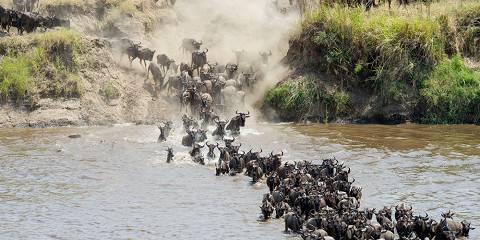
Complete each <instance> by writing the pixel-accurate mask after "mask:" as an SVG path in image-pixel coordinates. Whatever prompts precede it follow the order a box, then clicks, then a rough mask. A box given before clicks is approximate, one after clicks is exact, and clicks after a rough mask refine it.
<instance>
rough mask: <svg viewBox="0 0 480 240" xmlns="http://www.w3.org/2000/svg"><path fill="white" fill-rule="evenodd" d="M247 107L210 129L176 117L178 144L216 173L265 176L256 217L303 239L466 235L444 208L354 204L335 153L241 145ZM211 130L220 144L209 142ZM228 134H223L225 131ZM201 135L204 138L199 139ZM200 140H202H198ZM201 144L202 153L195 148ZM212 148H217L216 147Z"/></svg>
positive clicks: (464, 224) (356, 193)
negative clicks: (303, 154) (305, 154)
mask: <svg viewBox="0 0 480 240" xmlns="http://www.w3.org/2000/svg"><path fill="white" fill-rule="evenodd" d="M249 116H250V115H249V113H241V112H236V116H235V117H233V118H232V119H231V120H230V121H221V120H219V119H218V118H216V119H214V120H213V122H212V124H213V125H215V130H214V131H211V132H209V131H208V124H206V123H199V122H198V121H197V120H195V119H194V118H193V117H189V116H186V115H184V116H183V117H182V121H183V127H184V129H185V132H186V135H185V136H184V137H183V138H182V145H184V146H187V147H191V148H192V149H191V150H190V152H189V154H190V156H191V157H192V160H193V161H194V162H196V163H199V164H202V165H204V164H205V158H208V159H210V160H213V159H216V158H217V153H218V152H219V156H218V162H217V163H216V164H215V174H216V175H217V176H221V175H230V176H235V175H237V174H242V173H243V174H244V175H246V176H248V177H250V178H251V182H252V183H253V184H255V183H257V182H266V184H267V186H268V189H269V192H268V193H266V194H264V196H263V200H262V202H261V204H260V209H261V213H262V219H261V220H262V221H266V220H268V219H270V218H284V222H285V232H287V233H288V232H292V233H296V234H299V235H300V236H301V237H302V238H303V239H310V240H313V239H325V240H327V239H360V240H364V239H365V240H366V239H385V240H393V239H408V240H413V239H436V240H440V239H456V238H462V237H468V235H469V231H470V230H473V229H474V228H473V227H472V226H471V225H470V222H469V221H467V220H460V219H457V218H456V217H455V213H454V212H452V211H448V212H444V213H442V215H441V219H433V218H432V217H430V216H429V215H428V213H424V214H422V215H418V213H417V214H414V211H413V208H412V206H410V205H408V204H406V203H400V204H398V205H397V206H395V207H387V206H385V207H382V208H379V209H375V208H366V209H363V208H360V205H361V204H360V203H361V198H362V188H361V187H360V186H357V185H355V184H354V183H355V179H354V178H351V177H350V173H351V169H350V168H349V167H347V166H346V165H344V164H343V163H340V162H339V161H338V160H337V159H335V158H333V159H323V160H322V161H321V163H319V164H314V163H312V162H309V161H288V162H286V161H282V157H283V152H279V153H274V152H269V153H267V152H263V150H262V149H259V150H258V151H254V150H253V149H250V150H248V151H243V150H241V146H242V144H241V143H237V141H236V139H235V136H237V135H239V134H240V130H241V128H242V127H244V126H245V123H246V119H247V118H248V117H249ZM172 126H173V123H172V122H171V121H168V122H164V123H163V126H159V129H160V132H161V134H160V136H159V139H158V141H159V142H163V141H165V140H166V138H168V137H169V133H170V131H171V130H172ZM207 134H212V135H213V136H214V137H216V138H217V139H218V140H219V141H221V142H223V143H222V144H220V143H218V142H216V143H209V142H208V141H206V140H207ZM227 134H228V135H230V136H233V137H227V136H228V135H227ZM205 141H206V142H205ZM202 142H205V143H204V144H202ZM204 147H207V148H208V153H207V154H206V156H203V154H202V151H201V149H202V148H204ZM216 150H218V152H217V151H216ZM167 152H168V153H167V162H168V163H170V162H171V161H173V157H174V154H175V153H174V152H173V150H172V148H168V151H167Z"/></svg>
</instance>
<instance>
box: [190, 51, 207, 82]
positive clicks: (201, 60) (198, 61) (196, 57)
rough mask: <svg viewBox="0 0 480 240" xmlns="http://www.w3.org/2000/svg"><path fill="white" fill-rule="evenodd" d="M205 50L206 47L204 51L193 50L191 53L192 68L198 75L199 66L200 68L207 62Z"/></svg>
mask: <svg viewBox="0 0 480 240" xmlns="http://www.w3.org/2000/svg"><path fill="white" fill-rule="evenodd" d="M207 52H208V49H205V51H203V52H200V51H195V52H193V53H192V69H193V70H195V69H196V70H197V74H198V75H199V76H200V68H202V67H203V66H204V65H205V64H207Z"/></svg>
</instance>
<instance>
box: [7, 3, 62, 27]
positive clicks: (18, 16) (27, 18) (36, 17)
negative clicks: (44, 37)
mask: <svg viewBox="0 0 480 240" xmlns="http://www.w3.org/2000/svg"><path fill="white" fill-rule="evenodd" d="M0 27H1V28H2V29H3V30H6V31H7V32H10V29H11V27H14V28H16V29H17V33H18V34H23V33H24V32H27V33H31V32H34V31H35V30H36V29H37V28H44V29H47V28H55V27H70V21H69V20H63V19H60V18H57V17H50V16H47V17H44V16H42V15H40V14H37V13H32V12H20V11H16V10H12V9H6V8H4V7H2V6H0Z"/></svg>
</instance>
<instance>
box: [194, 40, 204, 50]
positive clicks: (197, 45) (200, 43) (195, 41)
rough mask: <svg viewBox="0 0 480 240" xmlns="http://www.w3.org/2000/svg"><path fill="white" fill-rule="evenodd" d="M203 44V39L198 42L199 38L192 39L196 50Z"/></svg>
mask: <svg viewBox="0 0 480 240" xmlns="http://www.w3.org/2000/svg"><path fill="white" fill-rule="evenodd" d="M202 44H203V41H202V40H200V42H198V41H197V40H193V41H192V46H193V48H194V49H195V50H199V49H200V47H201V46H202Z"/></svg>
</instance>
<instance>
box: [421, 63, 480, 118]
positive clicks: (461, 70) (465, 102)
mask: <svg viewBox="0 0 480 240" xmlns="http://www.w3.org/2000/svg"><path fill="white" fill-rule="evenodd" d="M420 92H421V95H422V97H423V99H424V100H425V106H426V113H425V118H424V119H423V121H424V122H430V123H462V122H468V123H474V122H478V120H479V119H480V72H476V71H473V70H471V69H469V68H468V67H467V66H465V63H464V62H463V60H462V59H461V58H460V57H459V56H455V57H453V58H452V59H448V60H445V61H444V62H442V63H441V64H439V65H438V66H436V68H435V70H434V71H433V72H432V73H431V74H430V76H429V78H428V79H427V80H426V81H425V82H424V85H423V86H422V89H421V91H420Z"/></svg>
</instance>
